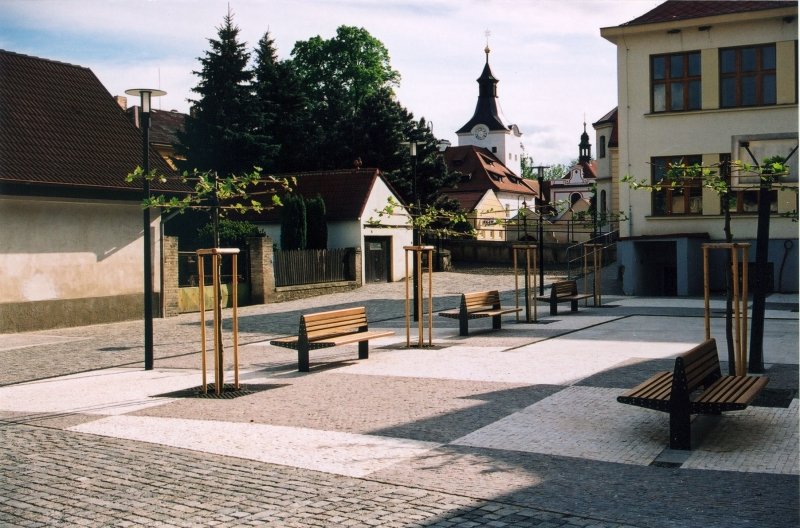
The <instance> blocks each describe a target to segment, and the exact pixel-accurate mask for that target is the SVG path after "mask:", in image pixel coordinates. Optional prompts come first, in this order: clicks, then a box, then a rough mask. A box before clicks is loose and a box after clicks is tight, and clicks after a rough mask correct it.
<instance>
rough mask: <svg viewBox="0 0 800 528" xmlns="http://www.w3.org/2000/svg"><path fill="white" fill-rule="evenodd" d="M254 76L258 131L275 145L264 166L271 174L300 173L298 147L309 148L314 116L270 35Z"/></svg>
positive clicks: (260, 48)
mask: <svg viewBox="0 0 800 528" xmlns="http://www.w3.org/2000/svg"><path fill="white" fill-rule="evenodd" d="M253 74H254V82H253V95H254V96H255V98H256V108H257V109H258V114H259V115H258V130H259V132H260V133H261V134H262V135H263V136H264V137H268V138H271V140H272V142H273V143H274V145H271V146H270V147H269V149H268V158H267V159H265V160H263V162H262V163H263V164H262V165H261V166H262V167H263V168H264V169H265V170H269V171H278V172H287V171H291V170H296V169H297V167H296V166H295V165H296V164H295V163H294V160H293V153H294V152H295V151H296V150H297V149H296V148H295V147H296V145H298V144H299V145H305V144H307V142H308V137H309V134H308V132H307V127H308V126H310V116H309V115H308V111H307V101H306V96H305V90H304V88H303V87H302V86H301V85H300V83H299V82H298V79H297V75H296V74H295V72H294V69H293V68H292V65H291V63H289V62H279V61H278V52H277V50H276V48H275V41H274V40H273V39H272V37H271V36H270V33H269V31H267V32H266V33H264V36H263V37H261V40H259V42H258V47H257V48H256V50H255V68H254V70H253ZM312 130H313V127H312Z"/></svg>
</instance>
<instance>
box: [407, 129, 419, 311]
mask: <svg viewBox="0 0 800 528" xmlns="http://www.w3.org/2000/svg"><path fill="white" fill-rule="evenodd" d="M408 149H409V154H411V159H412V163H413V168H412V170H413V175H412V176H413V181H412V185H413V187H412V189H411V194H412V195H413V198H414V203H413V204H412V208H413V207H416V208H417V211H416V214H417V215H419V214H420V210H419V209H420V207H419V196H418V195H417V143H416V141H410V142H408ZM412 216H413V215H412ZM411 232H412V233H413V234H412V243H413V245H415V246H419V245H420V236H419V230H418V229H417V226H413V229H412V231H411ZM411 274H412V275H413V276H414V277H413V279H414V321H419V307H418V306H417V286H418V284H419V269H418V266H417V259H414V262H413V263H412V268H411Z"/></svg>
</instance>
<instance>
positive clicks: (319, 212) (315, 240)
mask: <svg viewBox="0 0 800 528" xmlns="http://www.w3.org/2000/svg"><path fill="white" fill-rule="evenodd" d="M306 221H307V224H308V228H307V247H308V249H327V248H328V219H327V213H326V211H325V200H323V198H322V196H320V195H319V194H318V195H316V196H315V197H314V198H310V199H308V200H306Z"/></svg>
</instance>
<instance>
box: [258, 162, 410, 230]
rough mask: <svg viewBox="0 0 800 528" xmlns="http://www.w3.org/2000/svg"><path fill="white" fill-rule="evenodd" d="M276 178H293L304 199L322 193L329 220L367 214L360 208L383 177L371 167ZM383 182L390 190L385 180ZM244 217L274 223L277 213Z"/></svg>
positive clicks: (294, 189)
mask: <svg viewBox="0 0 800 528" xmlns="http://www.w3.org/2000/svg"><path fill="white" fill-rule="evenodd" d="M277 177H279V178H292V177H294V178H296V179H297V184H296V185H295V186H294V187H293V192H295V193H297V194H300V195H301V196H303V197H305V198H306V199H308V198H313V197H314V196H316V195H317V194H319V195H320V196H322V199H323V200H324V202H325V212H326V216H327V219H328V220H330V221H344V220H356V219H358V218H361V217H362V216H363V215H364V214H366V213H369V211H365V210H364V209H365V207H366V205H367V198H368V197H369V195H370V192H372V188H373V186H374V185H375V182H376V181H377V180H378V178H381V179H383V176H381V172H380V171H379V170H378V169H372V168H361V169H343V170H333V171H319V172H303V173H299V174H280V175H277ZM383 181H384V183H386V185H387V186H388V187H389V188H390V189H391V186H390V185H389V183H388V182H386V180H383ZM395 194H397V193H395ZM247 218H248V219H249V220H251V221H255V222H258V221H260V222H275V221H277V220H278V219H279V218H280V212H279V210H278V209H270V210H266V211H263V212H262V213H250V214H248V215H247Z"/></svg>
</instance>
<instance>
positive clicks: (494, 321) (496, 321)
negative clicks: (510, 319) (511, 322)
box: [492, 315, 500, 330]
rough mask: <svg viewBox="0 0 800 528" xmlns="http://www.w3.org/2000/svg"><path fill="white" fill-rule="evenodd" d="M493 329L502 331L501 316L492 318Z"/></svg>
mask: <svg viewBox="0 0 800 528" xmlns="http://www.w3.org/2000/svg"><path fill="white" fill-rule="evenodd" d="M492 329H494V330H500V316H499V315H493V316H492Z"/></svg>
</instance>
